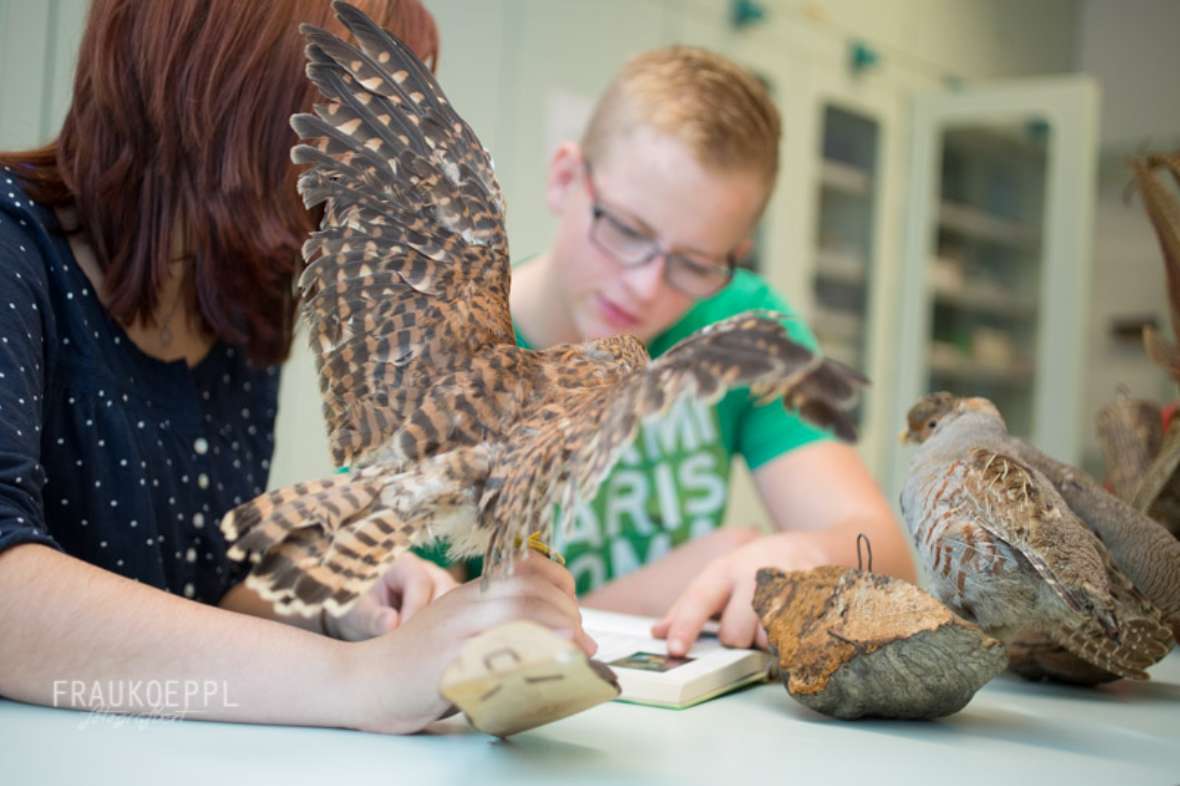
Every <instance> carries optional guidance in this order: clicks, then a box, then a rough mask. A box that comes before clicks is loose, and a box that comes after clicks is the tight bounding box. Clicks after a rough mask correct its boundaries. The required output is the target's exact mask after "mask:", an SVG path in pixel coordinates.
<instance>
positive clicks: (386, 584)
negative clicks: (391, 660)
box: [323, 552, 458, 641]
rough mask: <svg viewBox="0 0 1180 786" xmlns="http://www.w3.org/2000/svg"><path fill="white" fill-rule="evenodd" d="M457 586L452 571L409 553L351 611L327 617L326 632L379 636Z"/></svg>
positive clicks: (335, 635)
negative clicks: (449, 571) (338, 615)
mask: <svg viewBox="0 0 1180 786" xmlns="http://www.w3.org/2000/svg"><path fill="white" fill-rule="evenodd" d="M456 586H458V585H457V583H456V582H455V579H454V578H452V577H451V574H450V573H448V572H447V571H445V570H443V569H442V568H440V567H438V566H437V565H435V564H434V563H433V562H430V561H429V560H424V559H422V558H421V557H418V556H417V555H415V554H412V553H410V552H406V553H405V554H402V555H401V556H400V557H398V558H397V559H396V560H394V562H393V565H392V566H390V568H389V570H387V571H386V572H385V575H383V576H382V577H381V580H380V581H378V582H377V583H376V584H374V585H373V588H372V589H371V590H369V592H368V593H367V594H365V596H364V597H362V598H361V599H360V600H358V601H357V603H356V605H355V606H353V608H352V610H351V611H349V612H348V613H347V614H345V615H344V616H343V617H340V618H339V619H332V618H331V617H328V616H325V617H324V618H323V620H324V628H325V630H324V633H325V634H327V635H329V636H332V637H333V638H337V639H344V640H346V641H362V640H364V639H371V638H373V637H374V636H380V635H381V634H383V633H388V632H390V631H391V630H394V629H396V628H397V627H398V626H400V625H404V624H405V623H406V622H408V621H409V620H410V618H411V617H413V616H414V615H415V614H417V613H418V611H420V610H421V609H422V608H423V607H424V606H426V604H428V603H430V602H431V601H432V600H434V599H435V598H438V597H440V596H442V595H444V594H445V593H447V592H449V591H451V590H452V589H454V588H455V587H456Z"/></svg>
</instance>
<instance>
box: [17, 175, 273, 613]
mask: <svg viewBox="0 0 1180 786" xmlns="http://www.w3.org/2000/svg"><path fill="white" fill-rule="evenodd" d="M278 382H279V375H278V370H277V368H261V369H260V368H256V367H253V366H251V365H249V364H248V363H247V362H246V359H245V356H244V353H242V352H240V351H237V350H235V349H234V348H233V347H230V346H227V345H225V344H222V343H220V342H219V343H216V344H214V346H213V348H212V349H211V350H210V351H209V354H208V355H206V357H205V358H204V359H202V360H201V362H200V363H199V364H198V365H197V366H195V367H193V368H191V369H190V368H189V367H188V365H187V364H186V363H185V362H184V361H183V360H179V361H175V362H164V361H161V360H157V359H155V358H152V357H150V356H148V355H147V354H145V353H143V352H142V351H140V350H139V348H138V347H136V346H135V345H134V344H133V343H132V342H131V340H130V339H129V338H128V337H127V334H126V333H125V332H124V331H123V328H122V327H121V326H120V325H119V323H118V322H116V321H115V320H114V319H112V317H111V316H110V315H109V314H108V313H107V311H106V310H105V309H104V308H103V307H102V305H101V304H100V303H99V302H98V299H97V297H96V296H95V292H94V289H93V288H92V287H91V286H90V282H89V280H88V279H87V278H86V276H85V275H84V274H83V272H82V270H81V268H80V267H78V264H77V262H76V261H75V260H74V256H73V254H72V253H71V251H70V247H69V243H68V241H67V239H66V237H65V236H64V235H62V234H61V233H60V231H59V227H58V224H57V221H56V219H55V217H54V214H53V211H52V210H48V209H45V208H42V207H40V206H37V205H34V204H31V203H30V202H29V200H28V198H27V197H26V196H25V195H24V192H23V191H22V190H21V188H20V187H19V183H18V182H17V180H16V178H15V177H14V173H13V172H12V171H10V170H7V169H0V551H2V550H4V549H7V548H10V547H12V546H15V545H17V544H19V543H43V544H46V545H49V546H52V547H56V548H58V549H60V550H61V551H64V552H65V553H67V554H70V555H72V556H74V557H77V558H79V559H82V560H85V561H86V562H89V563H91V564H93V565H96V566H98V567H100V568H105V569H107V570H110V571H113V572H115V573H119V574H121V575H123V576H126V577H128V578H131V579H135V580H137V581H141V582H144V583H146V584H150V585H152V586H155V587H159V588H161V589H165V590H168V591H170V592H173V593H176V594H178V595H182V596H184V597H188V598H194V599H196V600H199V601H203V602H206V603H217V602H218V601H219V600H220V599H221V597H222V596H223V595H224V594H225V592H226V591H227V590H228V589H229V588H230V587H231V586H233V585H234V584H236V583H238V582H239V581H241V580H242V579H243V578H244V575H245V566H244V565H242V564H240V563H236V562H233V561H232V560H229V559H228V558H227V557H226V544H225V541H224V539H223V538H222V536H221V533H220V531H219V529H218V524H219V523H220V520H221V517H222V515H224V514H225V512H226V511H228V510H229V509H230V508H232V507H233V506H234V505H237V504H238V503H241V502H245V501H246V500H249V499H250V498H252V497H254V496H255V495H257V494H260V493H261V492H262V491H263V490H264V489H265V487H266V482H267V475H268V473H269V468H270V459H271V455H272V453H273V451H274V419H275V409H276V406H277V396H278Z"/></svg>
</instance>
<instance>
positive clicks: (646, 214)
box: [511, 47, 912, 655]
mask: <svg viewBox="0 0 1180 786" xmlns="http://www.w3.org/2000/svg"><path fill="white" fill-rule="evenodd" d="M779 134H780V126H779V117H778V112H777V110H776V109H775V107H774V105H773V103H772V102H771V100H770V98H769V96H768V95H767V93H766V91H765V90H764V88H763V87H762V85H761V84H760V83H759V82H758V81H757V80H756V79H755V78H753V77H752V76H751V75H750V74H748V73H747V72H745V71H744V70H743V69H741V68H740V67H738V66H737V65H735V64H734V63H732V62H730V61H728V60H726V59H724V58H722V57H720V56H718V55H715V54H712V53H710V52H706V51H703V50H698V49H690V48H684V47H673V48H669V49H663V50H657V51H654V52H649V53H647V54H644V55H641V56H639V57H637V58H635V59H634V60H632V61H631V62H629V63H628V64H627V65H626V66H625V67H624V68H623V70H622V71H621V72H620V73H619V75H618V76H617V77H616V78H615V80H614V81H613V82H612V83H611V85H610V86H609V87H608V89H607V91H606V93H605V94H604V95H603V96H602V98H601V99H600V100H599V102H598V104H597V106H596V107H595V109H594V112H593V114H592V116H591V119H590V122H589V125H588V127H587V129H586V131H585V134H584V136H583V138H582V141H581V143H580V144H575V143H572V142H570V143H566V144H563V145H562V146H561V147H560V148H559V149H558V150H557V151H556V153H555V154H554V157H553V160H552V162H551V164H550V168H549V179H548V187H547V192H546V196H547V201H548V204H549V207H550V208H551V210H552V211H553V212H554V214H555V215H556V216H557V219H558V225H557V233H556V237H555V239H554V241H553V244H552V246H551V247H550V248H549V249H548V250H547V251H546V252H544V253H542V254H540V255H539V256H537V257H535V258H533V259H530V260H527V261H526V262H524V263H523V264H522V265H520V266H518V267H517V268H515V269H514V270H513V278H512V290H511V306H512V314H513V317H514V320H515V324H516V334H517V341H518V343H520V344H521V345H523V346H527V347H532V348H537V349H540V348H544V347H549V346H552V345H555V344H561V343H567V342H581V341H587V340H590V339H595V338H601V337H604V336H609V335H615V334H622V333H629V334H631V335H634V336H636V337H637V338H639V339H640V340H642V341H643V342H644V343H645V344H646V345H647V347H648V350H649V352H650V353H651V355H652V356H653V357H654V356H658V355H660V354H661V353H663V352H664V351H666V350H667V349H668V348H670V347H671V346H672V345H673V344H675V343H676V342H677V341H679V340H680V339H682V338H684V337H685V336H687V335H689V334H690V333H692V332H694V331H696V330H698V329H699V328H701V327H704V326H705V325H707V324H711V323H713V322H717V321H719V320H722V319H725V318H726V317H729V316H732V315H734V314H737V313H740V312H742V311H746V310H749V309H773V310H777V311H783V312H787V313H790V309H789V308H788V307H787V305H786V304H785V303H784V302H783V301H782V299H781V298H779V297H778V296H777V295H776V294H775V293H774V292H773V291H772V290H771V289H770V288H769V287H768V285H767V284H766V283H765V282H764V281H763V280H762V279H760V278H759V277H758V276H756V275H754V274H752V273H750V272H749V271H746V270H743V269H740V268H738V267H737V262H738V260H740V259H741V258H742V257H743V256H744V255H745V254H747V253H748V252H749V250H750V248H751V245H752V243H751V239H750V235H751V232H752V231H753V229H754V226H755V224H756V223H757V220H758V217H759V216H760V214H761V213H762V211H763V209H764V208H765V206H766V203H767V200H768V199H769V197H770V194H771V191H772V189H773V187H774V181H775V177H776V174H777V169H778V145H779ZM770 264H791V260H770ZM788 329H789V332H790V333H791V334H792V335H793V336H794V337H795V338H796V339H799V340H801V341H804V342H805V343H808V344H809V345H811V346H814V345H815V340H814V338H813V337H812V336H811V334H810V332H809V331H808V330H807V328H806V326H805V325H804V324H803V323H802V322H801V321H800V320H798V319H793V320H792V321H790V322H789V323H788ZM735 454H741V455H742V456H743V458H744V459H745V461H746V463H747V464H748V465H749V466H750V468H751V470H752V471H753V475H754V478H755V481H756V483H757V486H758V489H759V492H760V496H761V498H762V501H763V502H764V504H765V506H766V508H767V510H768V511H769V513H770V516H771V523H772V525H773V530H774V531H775V534H763V533H762V532H761V531H757V530H754V529H738V528H724V529H719V527H720V525H721V523H722V519H723V517H724V513H725V505H726V501H727V496H728V487H729V471H730V466H731V460H732V458H733V456H734V455H735ZM859 532H863V533H865V534H866V535H868V536H869V538H870V539H871V541H872V545H873V552H874V555H875V557H876V559H875V567H876V568H877V570H879V571H880V572H883V573H890V574H894V575H900V576H906V577H910V576H911V575H912V567H911V563H910V558H909V552H908V549H907V546H906V543H905V540H904V538H903V536H902V534H901V530H900V528H899V527H898V525H897V523H896V522H895V520H894V518H893V515H892V513H891V512H890V510H889V507H888V505H887V503H886V502H885V500H884V499H883V498H882V496H881V494H880V492H879V491H878V489H877V487H876V485H875V483H874V482H873V480H872V478H871V477H870V476H869V474H868V472H867V471H866V469H865V468H864V466H863V464H862V463H861V461H860V459H859V457H858V455H857V453H856V452H855V450H854V449H853V448H851V447H849V446H847V445H844V444H841V443H839V442H837V441H835V440H834V439H831V438H829V437H828V435H826V434H825V433H824V432H822V431H820V430H818V429H816V428H814V427H812V426H809V425H807V424H805V423H804V422H803V421H802V420H800V419H799V418H798V417H797V416H796V415H794V414H793V413H791V412H788V411H786V410H785V409H784V408H783V406H782V403H781V402H775V403H772V404H770V405H767V406H761V407H759V406H755V405H754V403H753V401H752V399H751V397H750V396H749V394H748V392H746V391H745V390H740V391H735V392H732V393H730V394H729V395H727V396H725V398H723V399H722V400H721V401H720V402H718V403H717V404H715V405H713V406H706V405H700V404H698V403H696V402H681V403H680V404H678V405H677V406H675V407H673V408H672V409H671V410H670V411H669V412H668V414H667V415H666V416H665V417H663V418H662V419H661V420H659V421H656V422H649V423H648V424H645V426H644V427H643V429H642V430H641V432H640V434H639V436H638V437H637V439H636V440H635V442H634V444H633V445H632V446H631V447H630V448H629V449H628V450H627V451H626V452H625V453H624V454H623V456H622V458H621V459H620V461H619V462H618V464H617V465H616V466H615V467H614V469H613V470H612V472H611V474H610V475H609V476H608V477H607V479H606V480H605V481H604V482H603V484H602V486H601V488H600V490H599V493H598V495H597V498H596V499H594V500H589V501H585V502H584V503H583V504H582V505H581V506H579V509H578V511H577V515H576V517H575V523H574V527H573V531H572V532H569V533H567V534H566V535H565V536H564V537H563V536H561V535H558V538H557V545H558V546H559V548H561V549H562V551H563V552H564V554H565V556H566V559H567V565H568V567H569V569H570V571H571V572H572V573H573V574H574V577H575V579H576V580H577V588H578V592H579V593H580V594H582V595H583V598H582V600H583V602H584V603H585V604H587V605H589V606H594V607H598V608H605V609H610V610H615V611H624V612H631V613H638V614H646V615H650V616H658V617H662V620H661V622H660V623H659V624H658V625H657V626H656V629H655V634H656V635H657V636H662V637H667V639H668V649H669V652H670V653H671V654H673V655H682V654H684V653H685V652H686V651H687V650H688V648H689V647H690V646H691V645H692V642H693V641H694V640H695V639H696V638H697V635H698V634H699V632H700V630H701V628H702V626H703V625H704V623H705V621H706V620H707V619H709V618H711V617H714V616H717V615H720V619H721V631H720V637H721V640H722V641H723V642H724V643H726V644H730V645H733V646H750V645H752V644H755V643H758V644H761V645H762V646H765V638H764V633H763V632H762V631H761V629H760V628H759V625H758V620H757V617H756V615H755V614H754V611H753V610H752V609H751V607H750V601H751V597H752V595H753V590H754V575H755V573H756V571H757V569H758V568H760V567H763V566H767V565H775V566H778V567H780V568H783V569H786V570H791V569H802V568H810V567H813V566H816V565H822V564H845V565H854V564H855V551H856V549H855V546H854V543H855V541H856V535H857V533H859Z"/></svg>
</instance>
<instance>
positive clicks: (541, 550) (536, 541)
mask: <svg viewBox="0 0 1180 786" xmlns="http://www.w3.org/2000/svg"><path fill="white" fill-rule="evenodd" d="M516 545H517V546H520V538H519V537H518V538H517V539H516ZM528 547H529V548H530V549H532V550H533V551H535V552H537V553H538V554H541V555H544V556H546V557H548V558H549V559H551V560H553V561H554V562H556V563H557V564H558V565H565V557H563V556H562V555H561V552H560V551H558V550H557V549H551V548H549V544H547V543H546V542H545V541H543V540H541V533H540V532H534V533H533V534H532V535H529V539H528Z"/></svg>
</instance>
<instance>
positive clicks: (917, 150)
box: [889, 77, 1098, 492]
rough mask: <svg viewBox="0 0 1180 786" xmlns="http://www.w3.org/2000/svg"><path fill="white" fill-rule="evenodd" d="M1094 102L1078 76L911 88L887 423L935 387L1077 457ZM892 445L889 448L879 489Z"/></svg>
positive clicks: (897, 466) (897, 469) (899, 466)
mask: <svg viewBox="0 0 1180 786" xmlns="http://www.w3.org/2000/svg"><path fill="white" fill-rule="evenodd" d="M1097 102H1098V93H1097V88H1096V87H1095V85H1094V84H1093V82H1092V81H1091V80H1089V79H1087V78H1084V77H1069V78H1054V79H1045V80H1029V81H1022V82H1019V83H1012V84H1005V85H996V86H991V87H987V86H980V87H969V88H964V89H960V90H948V91H940V92H927V93H922V94H919V95H917V96H916V97H915V98H914V100H913V108H912V111H911V113H910V117H911V120H910V122H911V139H910V176H909V178H908V183H909V185H908V193H907V199H906V212H905V224H906V230H905V241H904V249H905V251H904V254H903V259H902V276H901V279H900V282H899V283H900V287H901V291H902V294H903V301H902V302H903V305H902V307H901V308H900V313H899V315H900V320H901V325H900V332H899V346H898V352H897V366H898V373H897V377H896V379H897V391H898V392H897V396H896V399H897V409H896V414H895V421H894V426H895V428H896V429H898V430H900V429H901V427H902V426H903V425H904V416H905V412H906V410H907V409H908V408H909V406H910V405H911V404H912V403H913V402H914V401H915V400H917V398H918V397H919V396H921V395H922V394H924V393H926V392H931V391H937V390H948V391H950V392H952V393H955V394H958V395H961V396H985V397H987V398H989V399H991V400H992V401H993V402H994V403H995V404H996V406H997V407H998V408H999V410H1000V412H1001V413H1002V414H1003V415H1004V418H1005V420H1006V421H1007V424H1008V428H1009V431H1010V432H1012V433H1013V434H1017V435H1019V436H1021V437H1024V438H1027V439H1030V440H1031V441H1032V442H1034V443H1035V444H1036V445H1038V446H1039V447H1040V448H1042V449H1043V450H1045V451H1046V452H1048V453H1050V454H1052V455H1054V456H1056V457H1058V458H1060V459H1062V460H1066V461H1077V460H1078V459H1079V458H1080V451H1081V442H1082V441H1081V439H1080V434H1081V429H1083V428H1085V427H1086V424H1084V423H1083V422H1082V406H1083V396H1082V395H1081V391H1080V390H1079V385H1080V384H1081V380H1082V364H1083V353H1082V347H1083V342H1082V340H1081V339H1080V338H1079V337H1080V336H1083V335H1085V332H1086V314H1085V308H1084V304H1086V303H1088V302H1089V299H1088V298H1089V281H1090V252H1089V249H1090V232H1091V215H1092V212H1093V203H1094V188H1095V162H1096V160H1097V128H1096V114H1097V105H1098V104H1097ZM895 450H898V449H897V448H895ZM907 459H908V457H907V456H906V455H905V454H904V453H902V452H897V453H895V457H894V459H893V460H891V461H890V462H889V464H890V465H891V468H892V476H893V480H892V483H891V485H892V489H893V491H895V492H896V491H897V490H898V489H900V487H901V484H902V482H903V480H904V477H905V473H906V467H907V464H908V460H907Z"/></svg>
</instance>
